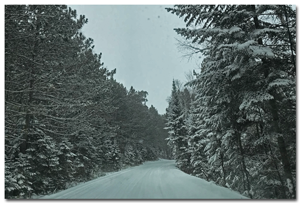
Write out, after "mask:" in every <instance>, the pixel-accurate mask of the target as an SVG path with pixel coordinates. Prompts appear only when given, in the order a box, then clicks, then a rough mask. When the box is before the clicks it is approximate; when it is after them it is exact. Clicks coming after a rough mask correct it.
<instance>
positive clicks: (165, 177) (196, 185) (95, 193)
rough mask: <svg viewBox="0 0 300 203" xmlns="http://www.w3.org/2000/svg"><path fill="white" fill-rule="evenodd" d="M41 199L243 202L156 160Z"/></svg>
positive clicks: (168, 163)
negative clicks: (236, 200) (224, 200)
mask: <svg viewBox="0 0 300 203" xmlns="http://www.w3.org/2000/svg"><path fill="white" fill-rule="evenodd" d="M42 199H246V197H244V196H242V195H241V194H239V193H237V192H235V191H232V190H230V189H227V188H223V187H220V186H217V185H215V184H214V183H210V182H207V181H205V180H203V179H200V178H196V177H193V176H190V175H188V174H185V173H183V172H182V171H180V170H179V169H177V168H176V167H175V161H172V160H164V159H160V160H158V161H150V162H145V163H144V164H143V165H140V166H136V167H132V168H128V169H125V170H122V171H119V172H115V173H111V174H109V175H106V176H103V177H100V178H97V179H95V180H92V181H89V182H86V183H82V184H79V185H77V186H75V187H72V188H69V189H67V190H64V191H61V192H58V193H56V194H52V195H48V196H44V197H42Z"/></svg>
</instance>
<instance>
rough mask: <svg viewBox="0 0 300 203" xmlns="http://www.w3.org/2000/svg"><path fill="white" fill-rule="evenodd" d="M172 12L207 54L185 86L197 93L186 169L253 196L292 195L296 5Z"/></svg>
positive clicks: (206, 7) (203, 7) (196, 7)
mask: <svg viewBox="0 0 300 203" xmlns="http://www.w3.org/2000/svg"><path fill="white" fill-rule="evenodd" d="M167 10H168V11H169V12H171V13H174V14H176V15H178V16H179V17H184V21H185V22H186V25H187V28H177V29H175V30H176V32H177V33H178V34H180V35H181V36H183V37H184V38H185V39H186V40H187V42H186V43H191V44H196V46H193V47H201V49H199V50H200V51H201V52H202V54H203V55H204V59H203V62H202V66H201V73H200V74H197V75H196V77H197V78H196V79H195V80H194V81H191V82H189V83H188V84H187V85H190V86H192V87H194V88H195V89H196V96H195V99H194V100H193V101H192V103H191V108H190V111H189V112H188V115H187V119H186V121H185V123H186V129H187V139H186V141H187V144H188V146H189V147H188V148H187V149H186V150H185V151H186V153H188V154H189V156H190V162H189V163H188V162H185V165H186V166H185V167H186V168H187V167H189V165H192V170H191V172H190V173H191V174H193V175H196V176H199V177H201V178H205V179H207V180H213V181H214V182H216V183H217V184H220V185H223V186H226V187H230V188H232V189H234V190H237V191H239V192H240V193H242V194H244V195H246V196H248V197H250V198H267V199H270V198H279V199H280V198H292V199H293V198H295V197H296V196H295V195H296V193H295V191H296V190H295V185H296V184H295V182H296V178H295V177H296V176H295V163H296V159H295V151H296V146H295V144H294V143H295V139H296V136H295V124H296V123H295V118H296V111H295V102H296V98H295V95H296V93H295V79H296V78H295V70H296V65H295V60H294V59H295V56H296V49H295V42H296V29H295V22H296V17H295V14H296V11H295V9H294V8H293V7H291V6H287V5H258V6H256V5H178V6H174V8H168V9H167ZM192 25H193V27H192ZM288 112H289V113H288ZM173 120H174V119H173ZM184 160H185V159H182V160H178V162H182V161H184Z"/></svg>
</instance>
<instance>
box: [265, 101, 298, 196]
mask: <svg viewBox="0 0 300 203" xmlns="http://www.w3.org/2000/svg"><path fill="white" fill-rule="evenodd" d="M269 103H270V106H271V108H272V110H271V111H272V112H271V113H272V116H273V125H272V126H273V128H274V131H275V132H276V133H278V134H277V144H278V148H279V152H280V156H281V162H282V164H283V169H284V175H285V180H286V184H287V187H288V190H289V193H290V195H289V196H290V197H291V198H293V199H294V198H296V190H295V185H294V180H293V175H292V170H291V164H290V159H289V156H288V153H287V150H286V146H285V142H284V138H283V134H282V131H281V129H280V127H279V124H278V119H279V117H278V111H277V105H276V101H275V99H272V100H270V102H269Z"/></svg>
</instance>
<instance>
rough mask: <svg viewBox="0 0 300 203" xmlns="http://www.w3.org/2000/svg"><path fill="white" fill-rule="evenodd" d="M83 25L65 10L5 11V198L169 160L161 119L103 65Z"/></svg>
mask: <svg viewBox="0 0 300 203" xmlns="http://www.w3.org/2000/svg"><path fill="white" fill-rule="evenodd" d="M86 23H87V19H86V18H85V17H84V16H82V15H80V16H77V14H76V11H75V10H72V9H71V8H68V7H67V6H65V5H7V6H5V197H6V198H7V199H15V198H17V199H22V198H30V197H31V196H32V195H44V194H49V193H53V192H57V191H59V190H62V189H66V188H67V187H69V186H70V185H72V184H74V183H76V182H81V181H87V180H90V179H92V178H95V177H97V176H99V175H102V174H103V172H105V171H116V170H119V169H121V168H123V167H126V166H128V165H137V164H140V163H142V162H144V161H148V160H155V159H157V158H158V157H166V156H167V153H166V151H167V150H166V142H162V140H163V141H164V139H165V138H166V135H167V133H166V132H165V131H164V130H163V129H162V126H163V125H164V119H163V117H162V116H161V115H159V114H158V113H157V111H156V110H155V108H154V107H151V108H150V109H148V107H147V106H146V101H147V99H146V96H147V92H145V91H136V90H134V89H133V88H131V89H130V90H129V91H127V90H126V88H124V87H123V86H122V84H119V83H118V82H116V81H115V80H114V79H113V76H114V74H115V73H116V70H112V71H108V70H107V69H106V68H104V67H103V63H102V62H101V54H95V53H94V52H93V40H92V39H90V38H86V37H85V36H84V35H83V34H82V33H81V32H80V29H81V27H82V26H83V25H84V24H86ZM99 34H101V33H99ZM157 128H160V129H157Z"/></svg>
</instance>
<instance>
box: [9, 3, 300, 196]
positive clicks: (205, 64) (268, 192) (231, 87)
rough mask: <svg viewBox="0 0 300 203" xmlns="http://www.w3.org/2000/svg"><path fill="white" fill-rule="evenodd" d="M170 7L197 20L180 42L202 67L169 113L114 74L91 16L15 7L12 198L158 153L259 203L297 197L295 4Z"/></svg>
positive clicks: (175, 88) (188, 20) (175, 94)
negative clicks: (89, 32)
mask: <svg viewBox="0 0 300 203" xmlns="http://www.w3.org/2000/svg"><path fill="white" fill-rule="evenodd" d="M166 12H169V13H170V15H172V14H174V15H176V16H178V17H179V18H182V20H183V21H184V22H185V24H186V27H185V28H175V31H176V32H177V33H178V35H180V36H181V37H182V41H180V42H179V46H180V48H181V49H183V50H184V51H185V52H186V53H187V55H188V56H190V57H192V56H197V57H202V63H201V67H200V69H195V70H194V71H193V75H192V76H190V77H189V81H188V82H187V83H185V84H182V83H181V82H180V81H178V80H173V83H172V81H169V82H168V81H167V82H166V85H172V91H171V92H170V93H171V95H170V97H169V98H168V103H169V105H168V107H167V109H166V114H165V115H160V114H159V113H158V111H157V110H156V109H155V107H153V106H151V107H148V106H147V105H146V103H147V94H148V93H147V92H146V91H143V90H141V91H138V90H135V89H134V87H131V88H129V89H127V88H126V87H125V86H124V85H123V84H121V83H119V82H118V81H116V79H115V78H114V76H115V74H116V73H117V70H116V69H113V70H108V69H107V68H105V67H104V64H103V62H102V60H101V53H100V54H97V53H95V52H94V50H93V48H94V42H93V39H91V38H88V37H87V36H84V35H83V34H82V32H81V28H82V27H83V26H84V25H85V24H86V23H88V19H86V18H85V16H84V15H79V16H78V15H77V13H76V10H73V9H71V8H69V7H68V6H66V5H6V6H5V198H6V199H22V198H31V197H32V196H37V195H46V194H51V193H54V192H57V191H59V190H64V189H66V188H68V187H70V186H73V185H75V184H77V183H79V182H84V181H88V180H91V179H94V178H96V177H99V176H102V175H105V173H106V172H111V171H118V170H121V169H124V168H126V167H130V166H134V165H139V164H141V163H143V162H144V161H150V160H157V159H158V158H172V159H175V160H176V165H177V167H178V168H179V169H180V170H182V171H184V172H185V173H188V174H191V175H193V176H196V177H199V178H202V179H205V180H207V181H210V182H214V183H215V184H217V185H221V186H223V187H226V188H230V189H232V190H235V191H238V192H239V193H241V194H242V195H244V196H246V197H249V198H253V199H295V198H296V9H295V7H293V6H287V5H176V6H174V7H172V8H167V11H166ZM99 35H101V33H99ZM112 68H113V67H112ZM128 74H130V73H128ZM167 96H168V95H166V98H167ZM163 99H164V98H163ZM177 171H178V170H177ZM183 187H184V186H183Z"/></svg>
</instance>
